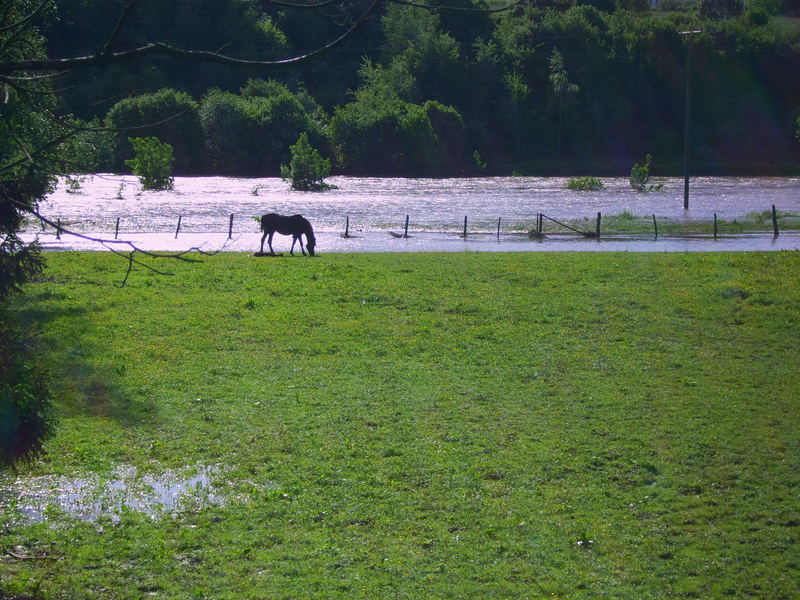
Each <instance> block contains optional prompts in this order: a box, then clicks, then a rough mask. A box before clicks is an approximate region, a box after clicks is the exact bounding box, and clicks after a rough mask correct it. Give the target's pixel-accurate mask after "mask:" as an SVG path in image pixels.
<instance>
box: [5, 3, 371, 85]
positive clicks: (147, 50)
mask: <svg viewBox="0 0 800 600" xmlns="http://www.w3.org/2000/svg"><path fill="white" fill-rule="evenodd" d="M385 1H386V0H372V2H371V3H370V5H369V7H368V8H367V9H366V10H365V11H364V13H363V14H362V15H361V17H359V19H358V20H357V21H356V22H355V23H353V25H352V26H351V27H350V28H349V29H348V30H347V31H345V32H344V33H343V34H342V35H340V36H339V37H338V38H336V39H335V40H333V41H331V42H329V43H328V44H326V45H324V46H321V47H319V48H316V49H315V50H312V51H310V52H307V53H306V54H301V55H298V56H293V57H291V58H285V59H280V60H248V59H243V58H234V57H232V56H228V55H226V54H219V53H217V52H209V51H207V50H186V49H183V48H178V47H175V46H172V45H170V44H167V43H164V42H153V43H150V44H146V45H144V46H140V47H138V48H133V49H130V50H122V51H119V52H110V51H109V52H107V53H106V54H101V53H96V54H92V55H88V56H76V57H70V58H54V59H50V58H47V59H31V60H20V61H2V62H0V73H13V72H16V71H63V70H69V69H78V68H85V67H93V66H101V65H104V64H106V63H108V62H123V61H128V60H135V59H139V58H143V57H146V56H171V57H174V58H181V59H194V60H205V61H208V62H215V63H219V64H223V65H229V66H235V67H272V68H279V67H289V66H293V65H296V64H298V63H301V62H305V61H307V60H310V59H312V58H315V57H317V56H319V55H320V54H323V53H325V52H327V51H329V50H331V49H332V48H334V47H336V46H338V45H340V44H342V43H343V42H345V41H346V40H347V39H349V38H350V37H352V35H353V34H354V33H355V32H356V31H357V30H358V29H359V28H360V27H361V25H362V24H363V23H364V22H365V21H367V19H369V18H370V17H371V16H372V13H374V12H375V10H376V9H377V7H378V6H379V5H380V4H382V3H383V2H385ZM129 6H130V5H129Z"/></svg>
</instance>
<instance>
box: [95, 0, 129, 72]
mask: <svg viewBox="0 0 800 600" xmlns="http://www.w3.org/2000/svg"><path fill="white" fill-rule="evenodd" d="M137 4H139V0H131V1H130V2H128V5H127V6H126V7H125V8H124V9H123V11H122V14H120V16H119V19H117V23H116V24H115V25H114V29H112V30H111V34H110V35H109V36H108V40H106V43H105V44H104V45H103V47H102V48H101V49H100V50H99V51H98V52H97V54H98V56H100V57H102V58H108V55H109V53H110V52H111V47H112V46H113V44H114V42H116V41H117V37H118V36H119V32H120V30H121V29H122V25H123V24H124V23H125V21H127V20H128V17H129V16H130V14H131V13H132V12H133V11H134V9H135V8H136V5H137Z"/></svg>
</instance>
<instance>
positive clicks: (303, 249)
mask: <svg viewBox="0 0 800 600" xmlns="http://www.w3.org/2000/svg"><path fill="white" fill-rule="evenodd" d="M297 239H298V240H299V241H300V250H301V251H302V252H303V256H305V255H306V249H305V248H303V236H302V235H298V236H297Z"/></svg>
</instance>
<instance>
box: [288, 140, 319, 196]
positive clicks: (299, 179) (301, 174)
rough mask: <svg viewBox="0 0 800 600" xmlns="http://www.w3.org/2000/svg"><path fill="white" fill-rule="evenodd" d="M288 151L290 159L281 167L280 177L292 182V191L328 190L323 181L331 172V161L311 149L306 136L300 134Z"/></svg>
mask: <svg viewBox="0 0 800 600" xmlns="http://www.w3.org/2000/svg"><path fill="white" fill-rule="evenodd" d="M289 150H290V151H291V153H292V159H291V160H290V161H289V164H288V165H281V177H282V178H283V179H284V180H286V181H291V182H292V189H295V190H302V191H306V192H309V191H321V190H326V189H330V187H331V186H329V185H327V184H326V183H325V182H324V179H325V178H326V177H327V176H328V174H329V173H330V172H331V161H329V160H328V159H327V158H322V157H321V156H320V155H319V152H317V151H316V150H315V149H314V148H312V147H311V144H310V143H309V141H308V135H306V134H305V133H301V134H300V138H299V139H298V140H297V143H296V144H294V145H293V146H291V147H290V148H289Z"/></svg>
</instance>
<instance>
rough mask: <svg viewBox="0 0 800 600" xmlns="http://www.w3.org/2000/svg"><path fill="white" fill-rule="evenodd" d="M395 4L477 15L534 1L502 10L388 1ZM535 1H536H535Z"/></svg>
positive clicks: (404, 0)
mask: <svg viewBox="0 0 800 600" xmlns="http://www.w3.org/2000/svg"><path fill="white" fill-rule="evenodd" d="M388 1H389V2H392V3H393V4H400V5H402V6H411V7H413V8H421V9H423V10H429V11H449V12H477V13H501V12H505V11H507V10H511V9H512V8H515V7H517V6H519V5H520V4H526V3H528V2H531V1H532V0H515V1H514V2H512V3H511V4H508V5H506V6H501V7H500V8H477V7H475V8H472V7H468V6H444V5H441V4H418V3H416V2H409V1H408V0H388ZM534 1H535V0H534Z"/></svg>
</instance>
